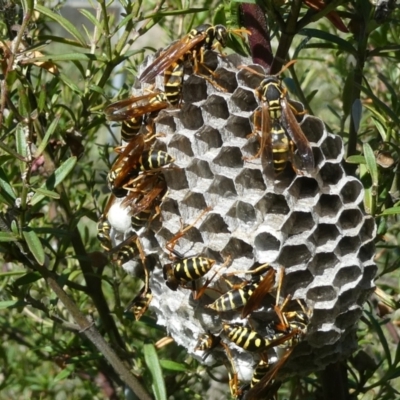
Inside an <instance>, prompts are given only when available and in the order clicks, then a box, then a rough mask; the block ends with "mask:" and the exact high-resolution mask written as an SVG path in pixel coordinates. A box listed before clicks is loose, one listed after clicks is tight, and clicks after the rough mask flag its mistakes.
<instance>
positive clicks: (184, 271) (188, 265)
mask: <svg viewBox="0 0 400 400" xmlns="http://www.w3.org/2000/svg"><path fill="white" fill-rule="evenodd" d="M214 263H215V261H214V260H211V259H209V258H206V257H190V258H185V259H183V260H181V261H179V262H177V263H174V264H173V265H172V268H173V271H174V277H175V279H176V280H177V281H178V282H179V283H188V282H191V281H195V280H196V279H199V278H201V277H202V276H204V275H205V274H206V273H207V272H208V271H209V270H210V269H211V268H212V266H213V265H214Z"/></svg>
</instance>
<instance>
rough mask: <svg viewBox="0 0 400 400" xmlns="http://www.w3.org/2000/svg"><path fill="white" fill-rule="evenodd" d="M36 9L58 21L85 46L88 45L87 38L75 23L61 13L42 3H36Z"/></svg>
mask: <svg viewBox="0 0 400 400" xmlns="http://www.w3.org/2000/svg"><path fill="white" fill-rule="evenodd" d="M35 9H36V10H37V11H39V12H40V13H42V14H44V15H46V16H47V17H49V18H50V19H52V20H53V21H56V22H58V23H59V24H60V25H61V26H62V27H63V28H64V29H65V30H66V31H67V32H68V33H70V34H71V35H72V36H73V37H74V38H75V39H76V40H78V42H80V43H81V44H82V45H83V46H86V41H85V38H84V37H83V36H82V35H81V33H80V32H79V31H78V29H77V28H76V26H75V25H74V24H73V23H71V22H70V21H68V20H67V19H66V18H64V17H62V16H61V15H60V14H56V13H54V12H53V11H51V10H50V9H48V8H47V7H44V6H42V5H40V4H36V5H35Z"/></svg>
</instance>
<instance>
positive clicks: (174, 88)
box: [164, 59, 183, 106]
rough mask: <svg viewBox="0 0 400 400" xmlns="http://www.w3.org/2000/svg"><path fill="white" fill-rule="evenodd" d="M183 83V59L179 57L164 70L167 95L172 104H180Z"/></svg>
mask: <svg viewBox="0 0 400 400" xmlns="http://www.w3.org/2000/svg"><path fill="white" fill-rule="evenodd" d="M182 83H183V59H179V60H177V61H176V62H174V63H173V64H172V65H171V66H170V67H169V68H167V69H166V70H165V71H164V90H165V96H166V97H167V99H168V102H169V103H170V104H171V105H172V106H176V105H178V104H179V102H180V100H181V92H182Z"/></svg>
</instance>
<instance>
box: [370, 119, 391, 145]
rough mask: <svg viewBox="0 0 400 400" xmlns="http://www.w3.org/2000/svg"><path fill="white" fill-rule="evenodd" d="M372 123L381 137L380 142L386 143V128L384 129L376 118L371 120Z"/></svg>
mask: <svg viewBox="0 0 400 400" xmlns="http://www.w3.org/2000/svg"><path fill="white" fill-rule="evenodd" d="M372 122H373V123H374V125H375V127H376V129H377V130H378V132H379V134H380V135H381V138H382V141H384V142H386V141H387V130H388V128H387V127H385V126H384V125H383V124H382V123H381V121H380V120H379V119H377V118H372Z"/></svg>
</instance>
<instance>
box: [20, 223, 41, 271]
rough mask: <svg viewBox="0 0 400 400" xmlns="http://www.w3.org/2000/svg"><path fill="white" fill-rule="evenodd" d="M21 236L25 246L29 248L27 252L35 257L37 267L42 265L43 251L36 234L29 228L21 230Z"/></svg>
mask: <svg viewBox="0 0 400 400" xmlns="http://www.w3.org/2000/svg"><path fill="white" fill-rule="evenodd" d="M22 235H23V237H24V239H25V241H26V244H27V245H28V247H29V250H30V251H31V253H32V254H33V256H34V257H35V259H36V261H37V263H38V264H39V265H43V264H44V258H45V255H44V250H43V246H42V243H41V242H40V239H39V237H38V236H37V235H36V233H35V232H34V231H33V230H32V229H31V228H25V229H23V230H22Z"/></svg>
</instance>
